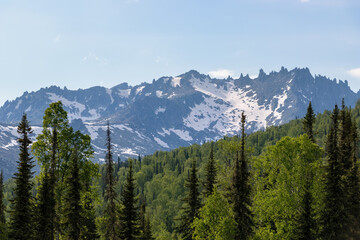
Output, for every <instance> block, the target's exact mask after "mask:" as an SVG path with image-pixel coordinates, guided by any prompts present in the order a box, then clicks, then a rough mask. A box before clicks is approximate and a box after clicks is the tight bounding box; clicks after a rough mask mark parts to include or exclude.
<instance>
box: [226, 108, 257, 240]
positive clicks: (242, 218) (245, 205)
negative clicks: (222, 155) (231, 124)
mask: <svg viewBox="0 0 360 240" xmlns="http://www.w3.org/2000/svg"><path fill="white" fill-rule="evenodd" d="M245 118H246V116H245V114H244V112H242V114H241V146H240V151H239V153H238V154H237V155H236V156H237V157H236V161H235V169H234V175H233V178H232V183H231V193H230V194H231V196H232V202H233V207H234V215H235V222H236V224H237V228H236V235H235V236H236V237H235V239H244V240H246V239H249V237H250V236H251V235H252V233H253V230H252V227H253V225H254V223H253V219H252V212H251V210H250V207H251V198H250V193H251V187H250V180H249V177H250V174H249V171H248V166H247V161H246V157H245ZM239 156H240V159H239Z"/></svg>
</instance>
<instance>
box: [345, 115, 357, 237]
mask: <svg viewBox="0 0 360 240" xmlns="http://www.w3.org/2000/svg"><path fill="white" fill-rule="evenodd" d="M351 136H352V166H351V169H350V171H349V176H348V187H349V191H348V208H347V209H346V210H347V212H348V214H347V216H348V228H347V229H346V233H348V234H347V237H348V239H357V238H358V237H359V236H360V184H359V181H360V178H359V166H358V134H357V125H356V122H355V121H354V123H353V126H352V129H351Z"/></svg>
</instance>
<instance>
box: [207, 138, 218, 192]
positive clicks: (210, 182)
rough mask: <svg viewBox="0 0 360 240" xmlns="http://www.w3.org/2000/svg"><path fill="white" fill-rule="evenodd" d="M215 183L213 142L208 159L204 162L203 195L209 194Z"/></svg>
mask: <svg viewBox="0 0 360 240" xmlns="http://www.w3.org/2000/svg"><path fill="white" fill-rule="evenodd" d="M215 184H216V166H215V159H214V144H213V143H211V148H210V155H209V160H208V162H207V164H206V182H205V194H204V195H205V197H208V196H210V195H211V194H212V193H213V191H214V186H215Z"/></svg>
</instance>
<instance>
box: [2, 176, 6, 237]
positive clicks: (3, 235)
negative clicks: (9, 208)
mask: <svg viewBox="0 0 360 240" xmlns="http://www.w3.org/2000/svg"><path fill="white" fill-rule="evenodd" d="M6 238H7V229H6V222H5V204H4V178H3V171H2V170H1V172H0V239H6Z"/></svg>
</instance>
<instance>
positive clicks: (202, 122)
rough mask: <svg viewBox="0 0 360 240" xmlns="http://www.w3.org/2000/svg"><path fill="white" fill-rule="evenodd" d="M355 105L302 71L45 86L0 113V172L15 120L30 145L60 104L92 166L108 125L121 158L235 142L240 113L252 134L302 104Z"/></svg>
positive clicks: (10, 161)
mask: <svg viewBox="0 0 360 240" xmlns="http://www.w3.org/2000/svg"><path fill="white" fill-rule="evenodd" d="M358 97H359V93H354V92H353V91H352V90H351V89H350V88H349V86H348V83H347V81H345V82H343V81H336V79H334V80H330V79H328V78H326V77H323V76H315V77H313V76H312V75H311V73H310V71H309V69H308V68H305V69H299V68H295V69H293V70H291V71H288V70H287V69H285V68H282V69H281V70H280V71H279V72H271V73H269V74H266V73H265V72H264V71H263V70H260V72H259V75H258V77H257V78H255V79H251V78H250V77H249V76H248V75H246V76H243V75H241V76H240V77H239V78H237V79H233V78H227V79H213V78H210V77H209V76H208V75H203V74H200V73H198V72H197V71H194V70H192V71H189V72H187V73H184V74H182V75H179V76H176V77H162V78H160V79H158V80H156V81H155V80H154V81H153V82H152V83H142V84H140V85H137V86H133V87H132V86H129V85H128V84H127V83H122V84H120V85H117V86H115V87H113V88H110V89H108V88H104V87H93V88H89V89H79V90H68V89H66V88H64V89H61V88H59V87H56V86H51V87H49V88H42V89H40V90H39V91H37V92H31V93H28V92H25V93H24V94H23V95H22V96H21V97H18V98H17V99H15V100H14V101H10V102H9V101H7V102H6V103H5V104H4V105H3V106H2V107H1V108H0V122H1V123H2V124H1V125H0V164H1V166H5V167H2V168H4V171H5V172H4V173H5V174H8V176H9V174H11V173H12V172H13V171H14V170H15V161H16V159H17V156H16V152H17V148H18V147H17V145H16V128H15V126H16V124H18V122H19V121H20V119H21V116H22V114H23V113H24V112H26V113H27V115H28V118H29V120H30V123H31V125H33V126H34V129H35V134H34V137H35V135H36V134H37V133H39V132H40V131H41V127H40V126H41V123H42V117H43V114H44V111H45V109H46V108H47V107H48V106H49V104H50V103H51V102H54V101H62V103H63V105H64V108H65V110H66V111H67V112H68V117H69V120H70V121H71V124H72V126H73V127H74V128H75V129H79V130H81V131H83V132H84V133H87V134H89V135H90V136H91V138H92V140H93V141H92V142H93V147H94V150H95V152H96V154H95V160H99V159H100V160H101V159H102V158H103V157H104V151H105V146H104V145H105V130H106V122H107V121H109V122H110V124H111V130H112V140H113V149H114V154H115V155H120V156H124V157H128V156H136V155H137V154H141V155H144V154H151V153H153V152H154V151H156V150H168V149H172V148H176V147H179V146H186V145H189V144H193V143H202V142H204V141H207V140H212V139H217V138H220V137H222V136H224V135H232V134H237V133H238V132H239V129H240V114H241V112H242V111H245V114H246V115H247V131H248V132H251V131H255V130H259V129H263V128H266V127H267V126H270V125H278V124H282V123H286V122H288V121H290V120H291V119H294V118H296V117H302V116H303V115H304V114H305V112H306V108H307V105H308V103H309V101H312V103H313V107H314V110H315V111H316V112H322V111H323V110H325V109H331V108H332V107H333V106H334V104H335V103H340V102H341V99H342V98H345V102H346V103H347V105H354V104H355V102H356V101H357V99H358Z"/></svg>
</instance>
